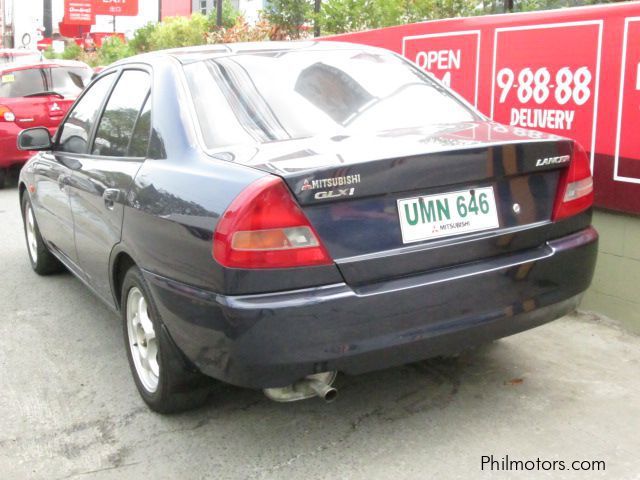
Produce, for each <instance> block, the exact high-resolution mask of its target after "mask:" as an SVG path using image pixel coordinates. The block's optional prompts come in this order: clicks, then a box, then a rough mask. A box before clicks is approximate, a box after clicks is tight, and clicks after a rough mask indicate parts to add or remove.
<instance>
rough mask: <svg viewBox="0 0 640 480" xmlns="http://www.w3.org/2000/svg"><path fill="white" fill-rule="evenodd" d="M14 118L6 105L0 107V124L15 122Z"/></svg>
mask: <svg viewBox="0 0 640 480" xmlns="http://www.w3.org/2000/svg"><path fill="white" fill-rule="evenodd" d="M15 121H16V116H15V115H14V113H13V112H12V111H11V109H10V108H9V107H7V106H6V105H0V122H15Z"/></svg>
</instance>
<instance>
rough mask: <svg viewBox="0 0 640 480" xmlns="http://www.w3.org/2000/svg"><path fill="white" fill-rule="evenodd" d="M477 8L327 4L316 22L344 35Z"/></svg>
mask: <svg viewBox="0 0 640 480" xmlns="http://www.w3.org/2000/svg"><path fill="white" fill-rule="evenodd" d="M531 1H534V0H531ZM480 4H481V2H480V1H476V0H327V1H325V2H324V3H323V4H322V8H321V10H320V13H319V14H318V15H317V16H316V18H317V20H318V22H319V23H320V27H321V30H322V33H324V34H330V33H345V32H353V31H358V30H366V29H372V28H383V27H390V26H393V25H401V24H405V23H413V22H420V21H424V20H433V19H437V18H451V17H459V16H468V15H473V14H475V13H476V11H477V9H478V6H479V5H480Z"/></svg>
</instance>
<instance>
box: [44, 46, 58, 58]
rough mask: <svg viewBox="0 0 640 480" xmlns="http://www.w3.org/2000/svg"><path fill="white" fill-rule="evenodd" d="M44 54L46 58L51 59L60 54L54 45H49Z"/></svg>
mask: <svg viewBox="0 0 640 480" xmlns="http://www.w3.org/2000/svg"><path fill="white" fill-rule="evenodd" d="M42 55H43V56H44V58H48V59H49V60H52V59H54V58H58V55H57V54H56V52H54V51H53V48H52V47H47V48H46V49H45V51H44V52H42Z"/></svg>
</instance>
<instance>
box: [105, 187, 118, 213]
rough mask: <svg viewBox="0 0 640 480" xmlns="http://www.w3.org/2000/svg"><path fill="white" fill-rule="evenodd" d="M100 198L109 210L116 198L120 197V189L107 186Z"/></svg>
mask: <svg viewBox="0 0 640 480" xmlns="http://www.w3.org/2000/svg"><path fill="white" fill-rule="evenodd" d="M102 198H103V200H104V204H105V206H106V207H107V208H108V209H109V210H113V207H114V205H115V203H116V202H117V201H118V198H120V190H118V189H117V188H107V189H106V190H105V191H104V192H103V193H102Z"/></svg>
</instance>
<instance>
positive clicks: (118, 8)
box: [93, 0, 138, 17]
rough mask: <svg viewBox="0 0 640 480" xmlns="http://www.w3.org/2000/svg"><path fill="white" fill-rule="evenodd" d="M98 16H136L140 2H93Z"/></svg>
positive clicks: (127, 0)
mask: <svg viewBox="0 0 640 480" xmlns="http://www.w3.org/2000/svg"><path fill="white" fill-rule="evenodd" d="M93 9H94V13H95V14H96V15H115V16H131V17H133V16H136V15H138V0H93Z"/></svg>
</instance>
